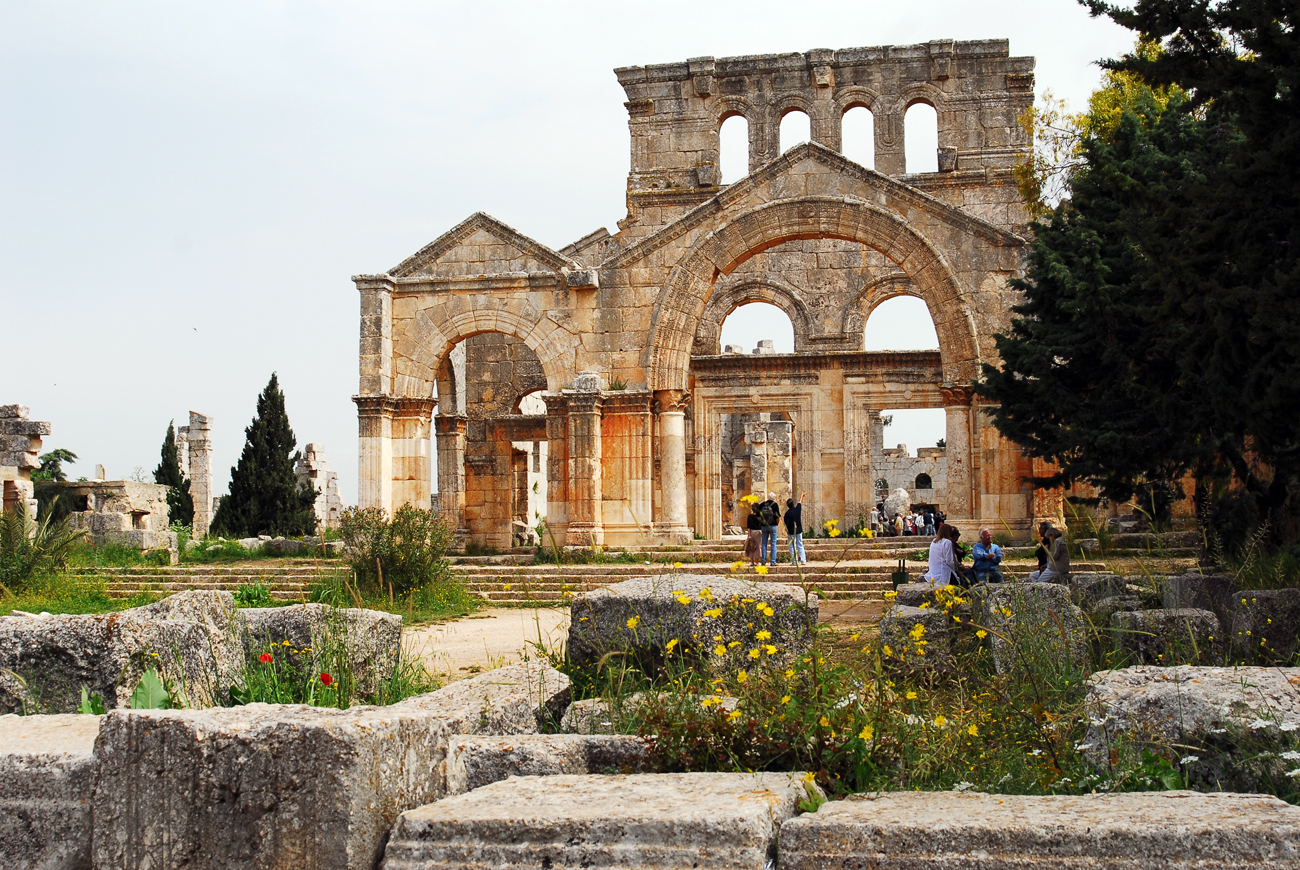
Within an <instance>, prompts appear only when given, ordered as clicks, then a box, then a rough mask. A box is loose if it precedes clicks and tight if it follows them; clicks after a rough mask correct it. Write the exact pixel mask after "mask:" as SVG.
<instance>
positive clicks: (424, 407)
mask: <svg viewBox="0 0 1300 870" xmlns="http://www.w3.org/2000/svg"><path fill="white" fill-rule="evenodd" d="M352 401H353V402H355V403H356V405H357V413H358V414H359V415H360V416H362V417H420V418H428V417H432V416H433V412H434V411H435V410H436V409H437V407H438V400H437V399H434V398H418V397H414V396H353V397H352Z"/></svg>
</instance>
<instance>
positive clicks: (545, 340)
mask: <svg viewBox="0 0 1300 870" xmlns="http://www.w3.org/2000/svg"><path fill="white" fill-rule="evenodd" d="M444 312H446V309H445V308H441V307H439V308H424V309H421V310H420V311H418V312H417V313H416V315H415V322H416V328H415V329H414V330H411V331H410V332H409V338H408V339H406V340H405V341H402V342H399V343H398V345H397V346H396V347H394V349H393V350H394V353H393V388H394V389H393V392H394V394H395V395H398V396H417V395H418V396H428V395H431V394H432V390H433V384H434V383H435V381H436V380H437V374H438V370H439V368H440V366H441V365H442V363H443V361H444V360H445V359H446V357H447V355H448V354H449V353H450V352H451V349H452V348H453V347H455V346H456V345H457V344H459V343H460V342H461V341H464V340H465V339H467V338H469V337H470V336H473V335H478V334H480V333H484V332H500V333H502V334H504V335H509V336H512V337H514V338H517V339H519V340H520V341H522V342H523V343H524V344H525V345H527V346H528V348H529V349H530V350H531V351H532V352H533V353H535V354H537V358H538V360H539V361H540V362H541V364H542V371H544V372H545V373H546V388H547V389H548V390H559V389H562V388H563V387H564V385H565V384H567V383H569V382H570V381H571V380H573V376H574V375H575V374H577V371H576V369H575V368H574V358H575V357H574V353H573V342H572V338H573V336H572V333H570V332H569V331H568V330H566V329H563V328H561V327H560V325H559V324H557V323H556V322H555V321H553V320H551V319H550V318H547V317H541V316H538V317H536V318H533V317H527V316H523V315H520V314H518V313H515V312H513V311H509V310H506V309H500V308H491V307H486V306H482V307H480V306H477V305H476V306H472V307H470V308H468V309H467V310H462V311H459V312H457V313H455V314H450V313H444ZM539 314H540V312H539Z"/></svg>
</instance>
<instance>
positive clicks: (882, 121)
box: [872, 100, 907, 175]
mask: <svg viewBox="0 0 1300 870" xmlns="http://www.w3.org/2000/svg"><path fill="white" fill-rule="evenodd" d="M877 105H878V106H880V110H879V111H876V110H875V109H873V110H872V111H873V118H874V121H875V133H876V171H877V172H880V173H882V174H884V175H902V174H903V173H904V172H906V171H907V153H906V149H905V148H904V145H903V112H904V111H905V109H900V110H899V111H896V112H895V111H889V110H888V109H887V108H885V106H886V105H887V103H886V101H884V100H881V101H879V102H878V103H877Z"/></svg>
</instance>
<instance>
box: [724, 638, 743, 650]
mask: <svg viewBox="0 0 1300 870" xmlns="http://www.w3.org/2000/svg"><path fill="white" fill-rule="evenodd" d="M727 646H729V647H731V648H732V649H735V648H736V647H738V646H740V641H738V640H733V641H732V642H731V643H729V644H727Z"/></svg>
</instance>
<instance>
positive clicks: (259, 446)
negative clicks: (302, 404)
mask: <svg viewBox="0 0 1300 870" xmlns="http://www.w3.org/2000/svg"><path fill="white" fill-rule="evenodd" d="M244 434H245V436H246V440H245V442H244V452H243V454H241V455H240V457H239V464H238V465H236V466H235V467H234V468H232V469H230V494H229V495H227V496H226V497H225V498H223V499H222V500H221V504H220V505H219V506H218V507H217V513H216V516H214V517H213V518H212V531H213V532H215V533H216V534H220V535H230V536H235V537H243V536H252V535H306V534H311V533H312V532H313V531H315V529H316V513H315V510H314V505H315V503H316V495H317V493H316V490H315V489H314V488H313V487H311V486H306V487H301V488H300V487H299V486H298V479H297V478H296V477H294V473H293V467H294V465H295V464H296V463H297V461H298V459H299V458H300V456H301V454H299V453H298V452H297V451H295V450H294V447H295V445H296V444H297V440H296V439H295V438H294V434H293V429H291V428H290V427H289V415H288V414H286V413H285V410H284V393H282V392H280V382H279V379H278V378H277V376H276V375H275V374H272V375H271V380H270V382H269V383H268V384H267V385H266V389H265V390H263V391H262V395H260V396H258V398H257V416H256V417H254V418H253V422H252V423H251V424H249V426H248V428H247V429H245V430H244Z"/></svg>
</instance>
